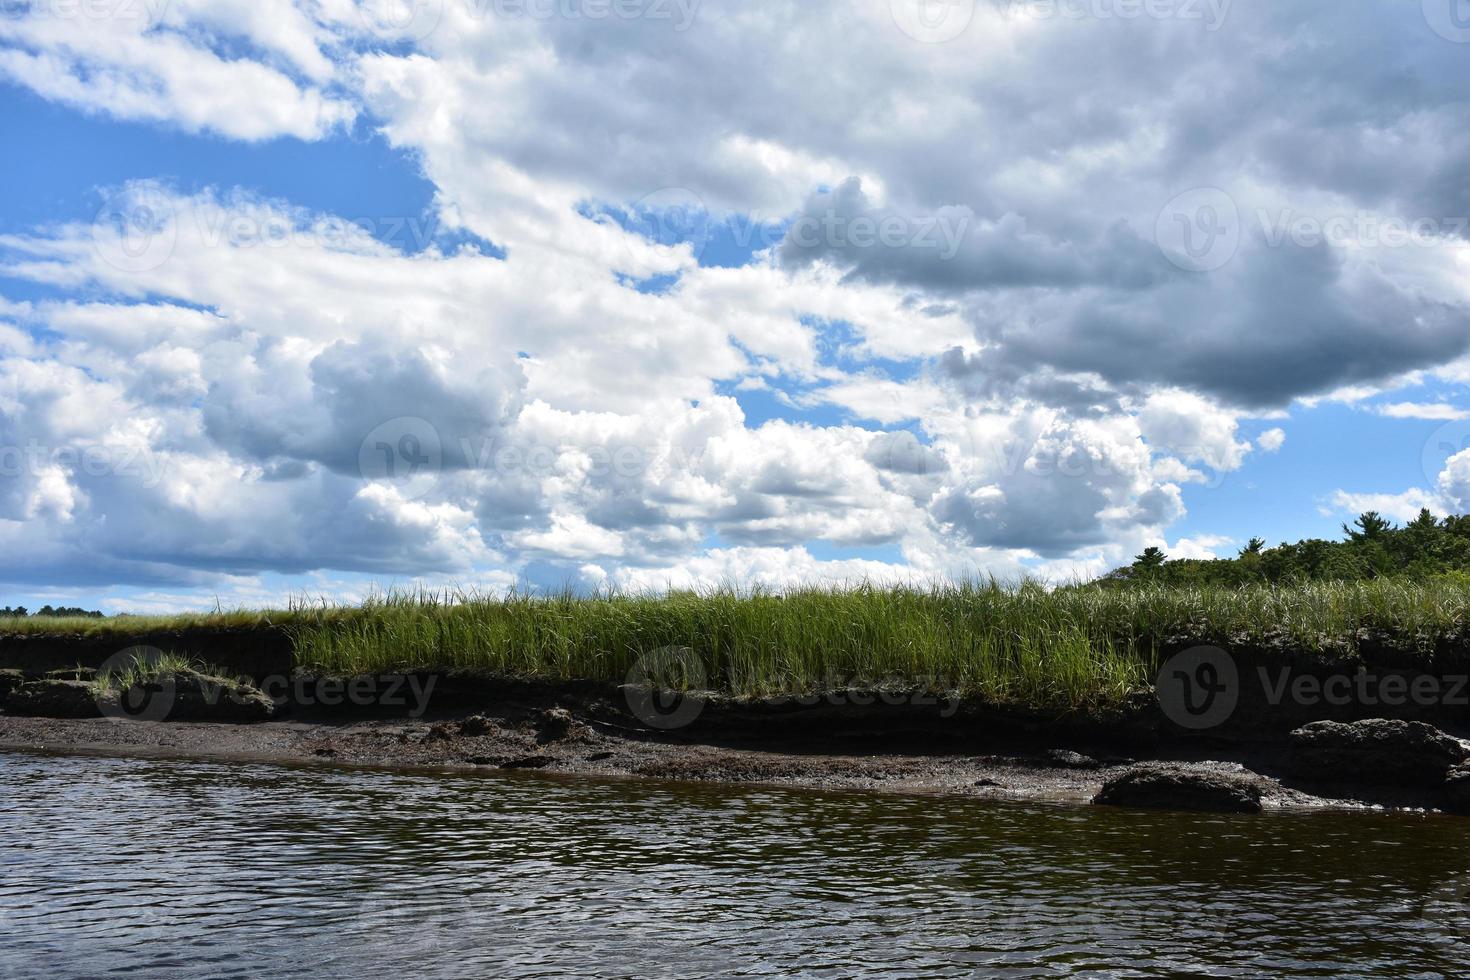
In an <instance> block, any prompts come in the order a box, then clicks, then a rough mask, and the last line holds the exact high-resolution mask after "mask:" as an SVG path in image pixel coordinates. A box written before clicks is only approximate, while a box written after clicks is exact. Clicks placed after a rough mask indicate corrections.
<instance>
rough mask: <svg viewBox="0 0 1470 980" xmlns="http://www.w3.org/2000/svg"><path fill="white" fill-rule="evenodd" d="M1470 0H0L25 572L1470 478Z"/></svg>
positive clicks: (837, 537)
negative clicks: (1350, 0)
mask: <svg viewBox="0 0 1470 980" xmlns="http://www.w3.org/2000/svg"><path fill="white" fill-rule="evenodd" d="M1467 123H1470V2H1466V0H1365V2H1362V3H1356V4H1341V3H1329V2H1326V0H1299V2H1293V3H1289V4H1283V3H1278V2H1266V0H973V2H972V0H846V2H824V0H801V2H795V0H793V2H781V0H771V2H767V3H761V4H750V3H742V2H726V0H359V2H354V0H0V133H3V135H4V137H5V152H4V154H0V175H3V178H4V179H3V180H0V554H3V556H4V557H3V559H0V605H7V604H11V605H13V604H23V605H27V606H29V607H31V608H35V607H37V606H39V605H41V604H43V603H47V602H50V603H53V604H57V603H65V604H68V605H70V604H80V605H85V606H87V607H89V608H99V609H104V610H106V611H108V612H119V611H133V612H163V611H172V610H185V609H197V608H212V607H215V606H225V607H235V606H259V605H276V604H280V603H281V602H283V601H286V599H287V598H290V597H297V598H300V597H302V596H306V597H312V598H320V599H328V600H343V601H352V600H355V599H358V598H361V597H362V596H364V595H367V594H370V593H371V592H373V591H375V590H382V589H392V588H399V589H403V588H433V589H439V588H458V589H464V590H478V591H482V592H490V593H498V592H503V591H505V590H508V589H529V590H553V589H556V590H559V589H563V588H571V589H575V590H593V589H606V588H623V589H640V590H641V589H663V588H669V587H678V588H682V587H711V586H718V585H739V586H747V587H748V586H753V585H757V584H759V585H764V586H767V587H771V588H782V587H788V586H792V585H796V584H803V583H832V584H843V583H846V584H855V583H858V582H862V581H870V582H930V581H940V580H953V579H957V578H966V577H973V576H981V575H994V576H997V577H1000V578H1004V579H1016V578H1019V577H1021V576H1032V577H1038V578H1042V579H1046V580H1048V581H1053V582H1063V581H1072V580H1076V579H1080V578H1086V577H1090V576H1094V575H1098V574H1101V573H1104V572H1106V571H1107V570H1109V569H1111V568H1114V567H1117V566H1119V565H1123V564H1127V563H1128V562H1130V561H1131V560H1132V556H1134V555H1135V554H1137V553H1139V552H1141V551H1142V550H1143V549H1144V548H1146V547H1149V546H1158V547H1161V548H1163V549H1164V550H1165V551H1166V552H1167V553H1169V554H1170V555H1171V556H1175V557H1211V556H1221V557H1226V556H1231V555H1233V554H1235V553H1236V551H1237V550H1238V549H1239V548H1240V547H1242V546H1243V545H1244V544H1245V543H1246V542H1247V541H1248V540H1249V539H1250V538H1252V537H1256V536H1259V537H1263V538H1265V539H1266V540H1267V541H1268V542H1270V543H1273V544H1274V543H1276V542H1279V541H1285V540H1293V541H1294V540H1297V539H1299V538H1303V537H1313V536H1322V537H1332V536H1335V535H1337V534H1338V533H1339V529H1340V525H1341V524H1342V523H1343V522H1344V521H1347V520H1351V519H1352V518H1353V517H1354V516H1356V515H1357V514H1358V513H1360V512H1361V511H1363V510H1368V509H1374V510H1378V511H1380V512H1382V513H1384V514H1385V515H1387V516H1389V517H1391V518H1393V519H1395V520H1405V519H1408V518H1410V517H1412V516H1413V515H1415V514H1416V513H1417V512H1418V511H1419V509H1420V508H1422V507H1428V508H1430V509H1431V510H1433V511H1434V512H1435V513H1437V514H1441V515H1443V514H1447V513H1461V512H1466V511H1470V395H1467V392H1466V389H1465V385H1466V382H1467V380H1470V356H1467V350H1470V244H1467V243H1470V217H1467V216H1470V125H1467Z"/></svg>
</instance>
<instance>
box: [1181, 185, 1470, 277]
mask: <svg viewBox="0 0 1470 980" xmlns="http://www.w3.org/2000/svg"><path fill="white" fill-rule="evenodd" d="M1247 230H1249V231H1251V233H1252V235H1253V238H1254V240H1256V241H1257V242H1259V244H1261V245H1263V246H1264V247H1266V248H1281V247H1283V246H1286V245H1293V246H1296V247H1298V248H1318V247H1321V246H1332V247H1334V248H1344V249H1400V248H1443V247H1447V246H1451V247H1462V246H1466V245H1470V215H1467V216H1449V217H1429V216H1417V217H1405V216H1402V215H1381V214H1375V213H1373V212H1370V211H1363V210H1359V211H1353V212H1334V213H1324V214H1317V213H1311V212H1306V211H1298V210H1297V209H1295V208H1292V207H1275V208H1256V209H1255V210H1254V211H1251V212H1249V214H1248V216H1247V215H1243V214H1242V212H1241V209H1240V208H1239V207H1238V206H1237V204H1236V202H1235V199H1234V198H1233V197H1231V196H1230V194H1229V193H1227V192H1226V191H1224V190H1222V189H1220V188H1218V187H1197V188H1194V189H1192V190H1188V191H1185V192H1184V193H1182V194H1179V195H1177V196H1176V197H1175V198H1174V199H1173V200H1171V201H1170V202H1169V203H1168V204H1166V205H1164V207H1163V209H1162V210H1161V211H1160V212H1159V215H1158V218H1157V219H1156V221H1155V223H1154V241H1155V242H1156V243H1157V244H1158V247H1159V250H1160V251H1161V252H1163V254H1164V256H1165V258H1167V259H1168V260H1169V261H1170V262H1172V263H1173V264H1174V265H1176V266H1178V267H1179V268H1181V269H1184V270H1186V271H1189V272H1212V271H1214V270H1216V269H1219V268H1221V267H1223V266H1224V265H1225V264H1226V263H1228V262H1229V261H1230V260H1231V259H1233V258H1234V257H1235V255H1236V253H1237V252H1238V251H1239V249H1240V244H1241V241H1242V240H1243V238H1244V236H1245V233H1246V232H1247Z"/></svg>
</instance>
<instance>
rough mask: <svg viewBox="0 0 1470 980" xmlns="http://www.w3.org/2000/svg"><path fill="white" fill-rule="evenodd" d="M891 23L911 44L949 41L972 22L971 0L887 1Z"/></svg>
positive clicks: (972, 6) (973, 1)
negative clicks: (891, 16)
mask: <svg viewBox="0 0 1470 980" xmlns="http://www.w3.org/2000/svg"><path fill="white" fill-rule="evenodd" d="M889 8H890V10H891V11H892V13H893V22H894V23H895V24H897V25H898V29H899V30H901V31H903V32H904V33H905V34H907V35H908V36H909V37H911V38H913V39H914V40H915V41H923V42H924V43H925V44H943V43H944V42H945V41H953V40H954V39H955V38H957V37H959V36H960V35H961V34H963V33H965V29H966V28H967V27H969V26H970V21H972V20H974V19H975V0H889Z"/></svg>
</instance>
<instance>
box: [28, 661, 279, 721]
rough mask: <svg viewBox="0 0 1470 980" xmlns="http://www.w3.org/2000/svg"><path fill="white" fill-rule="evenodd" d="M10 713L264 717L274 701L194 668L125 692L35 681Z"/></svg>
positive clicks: (66, 682) (67, 682)
mask: <svg viewBox="0 0 1470 980" xmlns="http://www.w3.org/2000/svg"><path fill="white" fill-rule="evenodd" d="M6 704H7V707H8V708H9V710H10V711H11V712H13V713H14V714H18V715H30V716H33V717H38V718H97V717H100V716H102V715H104V714H106V715H112V716H115V717H120V718H136V719H140V720H145V721H218V722H253V721H266V720H268V719H270V718H271V717H272V716H273V715H274V714H275V712H276V705H275V702H274V701H272V700H271V699H270V698H269V697H268V696H266V695H265V694H264V693H262V692H261V691H258V690H256V689H255V688H253V687H250V686H249V685H246V684H240V683H238V682H236V681H232V680H229V679H228V678H224V677H210V676H208V675H205V674H200V673H198V672H196V671H192V670H182V671H177V672H174V673H169V674H160V675H158V676H157V677H153V678H150V679H148V680H147V681H144V682H141V683H138V684H134V685H133V686H131V687H129V688H127V689H126V690H122V691H102V690H99V688H98V686H97V685H96V683H95V682H92V681H86V680H58V679H47V678H43V679H41V680H33V681H29V682H27V683H25V684H24V685H23V686H21V687H20V688H18V689H16V690H15V691H13V692H12V693H11V695H10V696H9V698H8V699H7V701H6Z"/></svg>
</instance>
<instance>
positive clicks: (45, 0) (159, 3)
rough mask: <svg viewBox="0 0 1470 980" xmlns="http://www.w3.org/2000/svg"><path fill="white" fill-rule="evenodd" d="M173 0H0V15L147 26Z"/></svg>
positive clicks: (159, 18)
mask: <svg viewBox="0 0 1470 980" xmlns="http://www.w3.org/2000/svg"><path fill="white" fill-rule="evenodd" d="M172 2H173V0H0V18H5V17H9V18H20V17H25V16H35V17H46V18H50V19H53V20H90V21H117V22H126V23H132V24H135V25H137V26H138V27H139V28H140V29H141V30H145V31H146V30H149V29H150V28H153V27H157V26H158V25H159V24H161V23H162V22H163V18H164V17H165V16H166V15H167V13H168V8H169V4H170V3H172Z"/></svg>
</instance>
